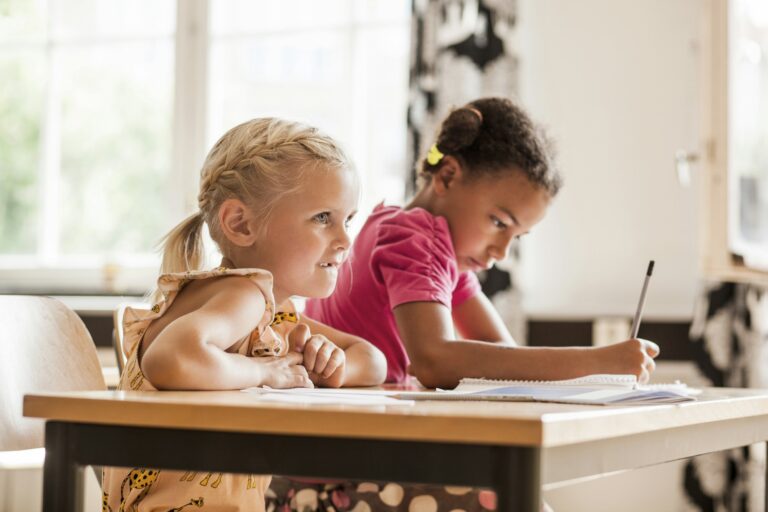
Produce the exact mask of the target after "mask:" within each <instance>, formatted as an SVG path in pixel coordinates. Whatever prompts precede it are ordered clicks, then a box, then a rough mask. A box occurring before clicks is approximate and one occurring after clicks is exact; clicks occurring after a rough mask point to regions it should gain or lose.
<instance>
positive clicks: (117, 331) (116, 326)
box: [112, 304, 128, 375]
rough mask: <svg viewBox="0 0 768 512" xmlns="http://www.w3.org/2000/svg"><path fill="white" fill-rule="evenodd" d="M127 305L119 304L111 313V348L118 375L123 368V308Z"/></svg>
mask: <svg viewBox="0 0 768 512" xmlns="http://www.w3.org/2000/svg"><path fill="white" fill-rule="evenodd" d="M127 307H128V305H127V304H121V305H120V306H118V307H117V309H115V311H114V312H113V313H112V323H113V327H112V348H113V349H114V350H115V360H116V361H117V369H118V371H119V372H120V375H122V374H123V368H124V367H125V353H124V352H123V317H124V316H125V308H127Z"/></svg>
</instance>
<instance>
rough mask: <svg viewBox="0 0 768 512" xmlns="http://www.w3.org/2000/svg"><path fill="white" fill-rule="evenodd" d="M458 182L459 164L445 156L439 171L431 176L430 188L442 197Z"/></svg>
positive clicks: (459, 177)
mask: <svg viewBox="0 0 768 512" xmlns="http://www.w3.org/2000/svg"><path fill="white" fill-rule="evenodd" d="M459 180H461V164H460V163H459V161H458V160H456V158H454V157H452V156H445V157H443V162H442V165H441V166H440V169H438V170H437V172H435V173H434V174H433V175H432V188H433V189H434V190H435V192H436V193H437V194H438V195H443V194H445V193H446V192H447V191H448V189H450V188H451V187H453V186H455V185H456V183H458V182H459Z"/></svg>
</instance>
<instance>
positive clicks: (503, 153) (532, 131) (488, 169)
mask: <svg viewBox="0 0 768 512" xmlns="http://www.w3.org/2000/svg"><path fill="white" fill-rule="evenodd" d="M437 148H438V149H439V150H440V152H441V153H443V154H445V155H449V156H452V157H454V158H456V159H457V160H459V162H460V163H461V164H462V166H463V167H464V168H465V170H466V172H467V174H468V176H469V177H470V179H472V178H475V177H481V176H498V175H501V174H503V173H507V172H511V171H514V170H518V171H520V172H522V173H523V174H525V176H526V177H527V178H528V179H529V180H530V181H531V183H533V184H534V185H538V186H539V187H542V188H543V189H545V190H546V191H547V192H548V193H549V194H550V195H551V196H553V197H554V196H555V195H556V194H557V192H558V190H560V187H561V186H562V184H563V180H562V177H561V176H560V173H559V172H558V170H557V169H556V168H555V166H554V149H553V145H552V142H551V141H550V139H549V138H548V137H547V135H546V134H545V133H544V132H543V130H542V129H541V128H539V127H538V126H537V125H535V124H534V123H533V121H531V119H530V118H529V117H528V115H527V114H526V113H525V112H524V111H523V110H522V109H521V108H520V107H518V106H517V105H515V104H514V103H512V101H510V100H508V99H506V98H481V99H479V100H475V101H472V102H470V103H468V104H466V105H465V106H463V107H461V108H458V109H456V110H454V111H453V112H451V113H450V114H449V115H448V117H446V118H445V120H443V123H442V125H441V126H440V132H439V134H438V136H437ZM442 165H443V160H441V161H440V162H437V163H436V164H435V165H431V164H430V163H429V162H428V161H427V159H426V158H425V159H424V160H423V162H422V165H421V175H422V177H423V178H425V179H426V180H427V181H429V180H430V179H431V176H432V175H433V174H434V173H435V172H437V171H438V170H439V169H440V167H441V166H442Z"/></svg>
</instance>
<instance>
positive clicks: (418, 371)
mask: <svg viewBox="0 0 768 512" xmlns="http://www.w3.org/2000/svg"><path fill="white" fill-rule="evenodd" d="M410 371H411V373H412V374H413V376H414V377H416V379H418V381H419V382H420V383H421V384H422V385H423V386H424V387H427V388H453V387H456V385H457V384H458V380H457V379H451V378H449V376H447V375H445V372H443V371H441V364H440V361H438V360H437V359H436V358H435V357H430V356H422V357H420V358H418V359H415V360H411V370H410Z"/></svg>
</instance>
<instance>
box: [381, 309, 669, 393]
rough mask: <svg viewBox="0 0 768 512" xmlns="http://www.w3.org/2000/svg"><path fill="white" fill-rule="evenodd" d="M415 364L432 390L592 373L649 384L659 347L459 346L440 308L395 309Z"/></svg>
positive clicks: (632, 344)
mask: <svg viewBox="0 0 768 512" xmlns="http://www.w3.org/2000/svg"><path fill="white" fill-rule="evenodd" d="M394 315H395V321H396V322H397V327H398V330H399V332H400V337H401V339H402V340H403V344H404V345H405V349H406V351H407V352H408V356H409V357H410V359H411V373H413V374H414V375H415V376H416V377H417V378H418V379H419V381H421V383H422V384H424V385H425V386H427V387H443V388H448V387H454V386H456V384H458V382H459V380H461V379H462V378H464V377H484V378H489V379H519V380H560V379H570V378H575V377H581V376H584V375H589V374H592V373H611V374H634V375H637V376H638V377H639V378H640V380H641V381H642V380H647V378H648V375H649V374H650V372H652V371H653V369H654V367H655V365H654V362H653V357H656V355H658V347H657V346H656V345H655V344H654V343H652V342H649V341H645V340H637V339H633V340H627V341H624V342H621V343H617V344H615V345H609V346H606V347H599V348H596V347H557V348H550V347H519V346H514V347H513V346H504V345H500V344H491V343H484V342H479V341H472V340H457V339H456V338H455V337H454V336H453V329H452V323H451V322H452V319H451V313H450V311H449V310H448V308H447V307H445V306H444V305H443V304H440V303H438V302H410V303H406V304H401V305H400V306H397V307H396V308H395V309H394Z"/></svg>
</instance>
